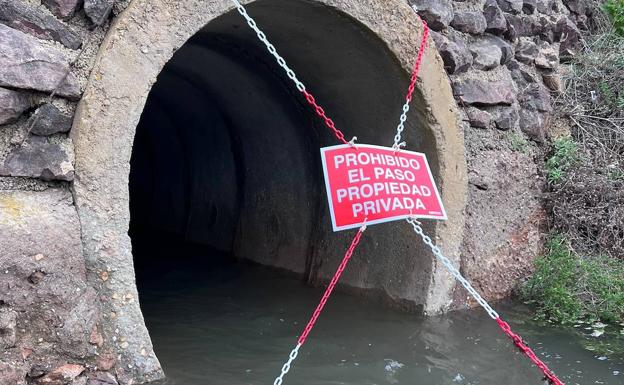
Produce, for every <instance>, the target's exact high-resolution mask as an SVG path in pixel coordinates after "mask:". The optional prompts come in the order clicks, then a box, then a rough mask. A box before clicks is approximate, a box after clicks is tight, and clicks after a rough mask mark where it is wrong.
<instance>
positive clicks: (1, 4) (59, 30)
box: [0, 0, 82, 49]
mask: <svg viewBox="0 0 624 385" xmlns="http://www.w3.org/2000/svg"><path fill="white" fill-rule="evenodd" d="M0 22H2V23H4V24H6V25H8V26H10V27H12V28H15V29H18V30H20V31H22V32H25V33H28V34H30V35H33V36H35V37H37V38H39V39H45V40H54V41H58V42H59V43H61V44H63V45H64V46H65V47H67V48H71V49H78V48H80V46H81V45H82V39H80V36H78V35H77V34H76V33H75V32H74V31H72V30H71V29H70V28H69V27H68V26H66V25H65V24H64V23H63V22H61V21H59V20H58V19H56V18H55V17H54V16H50V15H46V14H45V13H43V12H41V10H39V9H38V8H35V7H33V6H32V5H30V4H28V3H27V2H21V1H15V0H0Z"/></svg>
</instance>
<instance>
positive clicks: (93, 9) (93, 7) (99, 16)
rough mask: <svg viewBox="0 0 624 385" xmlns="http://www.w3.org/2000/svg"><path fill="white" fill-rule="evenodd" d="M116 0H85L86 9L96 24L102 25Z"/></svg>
mask: <svg viewBox="0 0 624 385" xmlns="http://www.w3.org/2000/svg"><path fill="white" fill-rule="evenodd" d="M114 3H115V0H84V11H85V13H86V14H87V17H88V18H89V20H91V22H92V23H93V24H95V25H102V24H104V22H105V21H106V18H107V17H108V15H109V14H110V12H111V10H112V9H113V4H114Z"/></svg>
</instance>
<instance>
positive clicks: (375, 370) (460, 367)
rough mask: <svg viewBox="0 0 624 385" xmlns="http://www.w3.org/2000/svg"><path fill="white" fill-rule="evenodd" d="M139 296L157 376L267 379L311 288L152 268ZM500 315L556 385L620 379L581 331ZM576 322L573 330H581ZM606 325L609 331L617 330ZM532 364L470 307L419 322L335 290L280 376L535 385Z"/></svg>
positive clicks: (616, 364)
mask: <svg viewBox="0 0 624 385" xmlns="http://www.w3.org/2000/svg"><path fill="white" fill-rule="evenodd" d="M142 286H143V287H142V289H141V290H142V291H141V302H142V307H143V309H144V314H145V317H146V322H147V324H148V327H149V330H150V333H151V336H152V338H153V341H154V344H155V349H156V352H157V354H158V356H159V358H160V360H161V363H162V364H163V366H164V369H165V372H166V373H167V375H168V380H167V381H166V384H175V385H200V384H201V385H206V384H211V385H220V384H224V385H225V384H227V385H237V384H241V385H243V384H244V385H247V384H272V383H273V380H274V378H275V376H276V375H277V374H278V373H279V370H280V367H281V365H282V363H283V362H284V360H285V359H286V358H287V355H288V353H289V352H290V350H291V349H292V347H293V345H294V343H295V342H296V338H297V335H298V334H299V333H300V331H301V329H302V326H303V324H304V323H305V322H306V321H307V319H308V316H309V315H310V312H311V311H312V310H313V308H314V306H315V305H316V303H317V301H318V299H319V297H320V295H321V293H322V289H320V288H310V287H307V286H305V285H303V284H302V283H301V282H300V281H299V280H297V279H296V278H293V277H292V276H289V275H285V274H282V273H279V272H275V271H272V270H269V269H265V268H261V267H250V266H237V267H223V268H219V269H217V270H212V271H210V272H205V271H199V269H198V271H196V272H188V271H186V272H183V271H177V272H175V273H167V274H159V276H158V279H157V281H156V282H146V281H143V284H142ZM499 309H501V310H502V311H501V314H502V316H503V318H505V319H507V320H509V322H510V324H511V325H512V327H513V328H514V329H516V331H517V332H519V333H520V334H521V335H522V336H523V337H524V338H525V339H526V340H527V341H528V342H529V343H530V345H531V346H532V347H533V348H534V350H535V351H536V353H537V354H538V355H539V356H540V357H541V358H542V359H543V360H544V361H545V362H547V363H548V364H549V365H551V367H552V368H553V369H554V370H555V371H556V373H558V374H559V375H560V377H561V379H562V380H563V381H564V382H565V383H566V384H567V385H572V384H583V385H586V384H610V385H615V384H624V358H622V357H621V356H619V357H618V355H617V354H610V353H609V350H608V349H609V347H608V345H607V349H606V352H605V350H604V349H603V350H600V349H599V350H594V351H591V350H588V349H586V348H585V346H586V345H587V344H588V343H592V342H598V343H601V344H609V343H611V344H615V343H621V341H622V340H621V339H620V338H619V337H617V336H615V337H614V336H611V337H609V336H607V334H609V333H606V334H605V335H603V336H600V337H597V338H595V337H589V336H583V335H582V334H588V333H584V332H583V333H580V332H578V333H575V332H573V331H564V330H562V329H558V328H554V327H546V326H543V325H540V324H538V323H536V322H534V321H532V320H531V318H530V314H529V312H528V310H527V309H526V308H524V307H517V306H514V307H512V306H511V305H504V306H499ZM580 329H582V328H580ZM614 333H618V334H619V333H620V330H617V331H615V332H614ZM543 383H544V382H543V381H542V379H541V376H540V375H539V373H538V371H537V369H536V368H534V367H531V365H530V364H529V363H528V361H527V360H526V359H525V358H524V357H523V356H521V355H520V354H519V353H518V352H517V350H516V349H515V348H514V347H513V345H512V344H511V343H510V342H509V341H508V340H507V339H506V338H505V337H504V336H503V335H502V334H501V332H500V331H499V330H498V328H497V326H496V324H495V323H494V322H493V321H491V320H490V319H488V318H487V316H486V315H485V313H484V312H483V311H480V310H475V311H462V312H454V313H451V314H447V315H444V316H440V317H432V318H424V319H423V318H418V317H415V316H413V315H407V314H402V313H398V312H394V311H389V310H387V309H385V308H381V307H377V306H373V305H370V304H366V303H364V301H362V300H361V299H358V298H354V297H352V296H347V295H343V294H340V293H336V294H335V295H334V296H333V297H332V298H331V300H330V302H329V303H328V305H327V307H326V309H325V312H324V313H323V314H322V316H321V318H320V320H319V322H318V324H317V327H316V328H315V329H314V331H313V332H312V333H311V335H310V338H309V340H308V341H307V342H306V344H305V345H304V347H303V348H302V349H301V352H300V355H299V358H298V360H297V361H296V363H295V364H294V366H293V369H292V371H291V372H290V374H289V375H288V376H287V378H286V381H285V384H298V385H316V384H319V385H320V384H323V385H331V384H348V385H373V384H379V385H381V384H414V385H446V384H473V385H476V384H487V385H493V384H497V385H498V384H506V385H527V384H536V385H541V384H543Z"/></svg>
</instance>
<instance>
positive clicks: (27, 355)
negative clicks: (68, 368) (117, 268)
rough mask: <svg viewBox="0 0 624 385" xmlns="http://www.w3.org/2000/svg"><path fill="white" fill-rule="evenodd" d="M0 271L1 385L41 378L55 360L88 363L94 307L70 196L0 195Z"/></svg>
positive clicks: (96, 311)
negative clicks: (30, 376)
mask: <svg viewBox="0 0 624 385" xmlns="http://www.w3.org/2000/svg"><path fill="white" fill-rule="evenodd" d="M0 267H1V269H2V274H0V329H2V333H0V335H2V336H3V337H2V338H0V345H1V346H2V350H3V351H4V354H3V355H2V357H0V383H2V384H21V383H23V381H24V378H25V373H24V372H23V371H28V370H29V368H31V367H33V366H34V367H38V368H39V369H38V370H42V371H43V372H42V374H43V373H45V372H46V371H47V370H46V369H51V368H52V367H54V366H58V365H62V364H63V362H60V360H61V357H66V358H65V359H71V360H76V361H85V360H89V359H91V358H92V357H93V356H94V354H95V352H96V347H95V346H93V345H91V344H89V342H88V341H89V335H90V333H91V332H92V330H93V329H94V327H96V324H97V320H98V317H99V306H98V304H97V295H96V292H95V290H93V288H91V287H90V286H89V285H88V284H87V282H86V270H85V263H84V258H83V255H82V245H81V242H80V224H79V222H78V215H77V213H76V209H75V207H74V206H73V201H72V197H71V194H70V193H69V191H67V190H65V189H48V190H46V191H42V192H32V191H18V190H13V191H7V190H4V191H2V190H0ZM11 314H12V315H11ZM11 329H12V330H11ZM6 364H8V365H9V366H10V367H11V369H7V368H6ZM3 368H4V369H3ZM32 373H37V370H34V371H32ZM34 376H35V377H37V375H34Z"/></svg>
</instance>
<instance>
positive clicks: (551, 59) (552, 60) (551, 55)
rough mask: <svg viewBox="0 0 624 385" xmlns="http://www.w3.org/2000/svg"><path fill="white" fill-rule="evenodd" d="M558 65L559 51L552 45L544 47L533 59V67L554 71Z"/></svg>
mask: <svg viewBox="0 0 624 385" xmlns="http://www.w3.org/2000/svg"><path fill="white" fill-rule="evenodd" d="M558 65H559V50H558V49H557V48H556V47H554V46H552V45H549V44H547V45H544V46H543V47H541V48H540V49H539V52H538V54H537V56H536V57H535V66H537V67H539V68H545V69H555V68H557V66H558Z"/></svg>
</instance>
